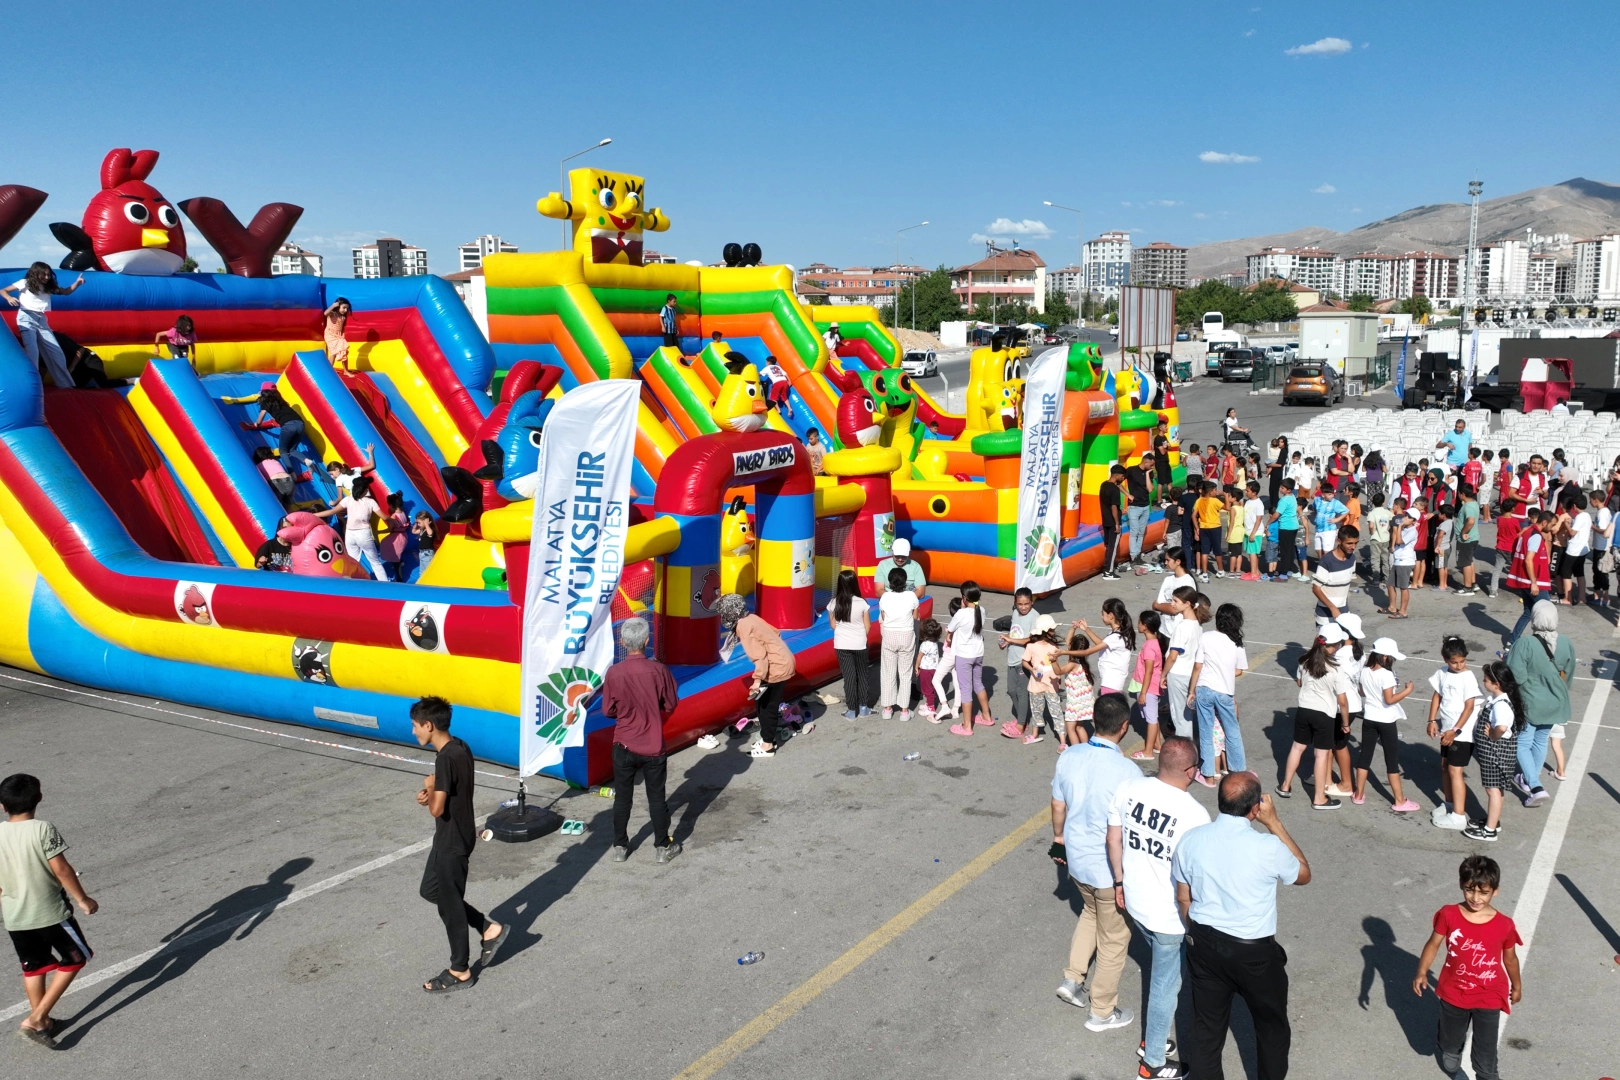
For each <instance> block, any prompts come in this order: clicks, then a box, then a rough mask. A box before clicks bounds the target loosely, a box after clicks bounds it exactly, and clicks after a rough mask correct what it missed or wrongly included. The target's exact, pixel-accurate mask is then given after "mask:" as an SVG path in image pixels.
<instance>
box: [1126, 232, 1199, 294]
mask: <svg viewBox="0 0 1620 1080" xmlns="http://www.w3.org/2000/svg"><path fill="white" fill-rule="evenodd" d="M1131 284H1133V285H1160V286H1166V287H1169V288H1172V289H1185V288H1186V287H1187V249H1186V248H1184V247H1177V246H1176V245H1175V244H1167V243H1165V242H1164V241H1163V240H1155V241H1154V242H1153V243H1151V244H1148V245H1147V246H1146V247H1139V248H1137V249H1135V250H1134V251H1132V252H1131Z"/></svg>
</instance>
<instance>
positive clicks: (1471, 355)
mask: <svg viewBox="0 0 1620 1080" xmlns="http://www.w3.org/2000/svg"><path fill="white" fill-rule="evenodd" d="M1484 190H1485V185H1484V184H1482V183H1480V182H1479V181H1478V180H1470V181H1468V199H1469V202H1470V203H1471V204H1472V205H1471V206H1470V208H1469V211H1468V253H1467V257H1466V259H1465V261H1464V265H1465V269H1464V271H1463V310H1462V319H1461V320H1459V322H1458V323H1457V329H1458V334H1457V347H1458V348H1459V349H1460V348H1461V347H1462V333H1461V331H1462V328H1463V327H1465V326H1468V325H1469V320H1470V319H1472V318H1473V316H1474V279H1475V278H1476V277H1477V276H1478V275H1479V252H1478V250H1477V249H1476V247H1475V244H1476V242H1477V241H1478V240H1479V193H1480V192H1481V191H1484ZM1468 345H1469V348H1468V359H1467V362H1466V363H1465V364H1464V368H1465V370H1464V371H1463V400H1464V401H1466V400H1468V398H1469V397H1471V396H1472V394H1473V385H1474V359H1475V357H1476V356H1478V354H1479V323H1478V321H1477V320H1475V322H1474V324H1473V333H1472V334H1470V335H1469V339H1468Z"/></svg>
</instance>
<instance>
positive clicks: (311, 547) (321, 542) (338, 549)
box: [276, 510, 371, 578]
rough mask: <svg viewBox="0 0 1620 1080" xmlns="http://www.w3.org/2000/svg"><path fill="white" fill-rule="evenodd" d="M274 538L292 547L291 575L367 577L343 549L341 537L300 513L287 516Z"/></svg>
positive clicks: (315, 518)
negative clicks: (285, 521)
mask: <svg viewBox="0 0 1620 1080" xmlns="http://www.w3.org/2000/svg"><path fill="white" fill-rule="evenodd" d="M286 520H287V524H285V525H283V526H282V527H281V529H280V530H279V531H278V532H277V533H276V539H277V540H280V541H281V542H282V543H283V544H289V545H291V547H292V572H293V573H295V574H304V575H307V576H308V577H356V578H359V577H370V576H371V575H370V574H368V573H366V571H365V569H364V568H363V567H361V565H360V563H359V561H358V560H357V559H355V558H353V557H352V556H351V555H350V554H349V552H348V550H347V549H346V548H345V547H344V546H343V537H341V536H339V535H338V533H337V530H336V529H334V528H332V526H330V525H328V524H327V523H326V522H325V521H323V520H322V519H321V518H318V517H316V516H315V515H314V514H311V513H307V512H305V511H303V510H298V511H294V512H293V513H291V514H288V515H287V519H286Z"/></svg>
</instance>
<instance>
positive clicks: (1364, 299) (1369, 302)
mask: <svg viewBox="0 0 1620 1080" xmlns="http://www.w3.org/2000/svg"><path fill="white" fill-rule="evenodd" d="M1375 303H1377V300H1376V299H1375V298H1374V297H1373V296H1372V295H1371V294H1370V293H1364V292H1358V293H1351V294H1350V310H1351V311H1371V310H1372V309H1373V304H1375Z"/></svg>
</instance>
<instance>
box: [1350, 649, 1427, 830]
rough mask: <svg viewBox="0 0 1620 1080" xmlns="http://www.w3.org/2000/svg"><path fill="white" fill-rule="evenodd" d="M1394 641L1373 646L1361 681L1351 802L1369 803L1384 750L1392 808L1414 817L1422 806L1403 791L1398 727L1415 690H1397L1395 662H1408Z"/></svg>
mask: <svg viewBox="0 0 1620 1080" xmlns="http://www.w3.org/2000/svg"><path fill="white" fill-rule="evenodd" d="M1405 659H1406V657H1404V656H1402V655H1401V651H1400V649H1398V648H1397V647H1396V645H1395V639H1394V638H1387V637H1382V638H1379V639H1378V640H1376V641H1374V642H1373V643H1372V647H1371V649H1370V650H1369V651H1368V653H1367V656H1366V660H1365V665H1364V666H1363V667H1362V669H1361V675H1360V676H1359V678H1358V679H1357V681H1358V682H1359V683H1360V686H1359V687H1358V689H1359V690H1360V691H1361V716H1362V719H1361V745H1360V746H1359V747H1358V748H1357V750H1356V753H1357V758H1356V789H1355V794H1354V795H1353V796H1351V801H1352V802H1354V803H1355V804H1356V805H1357V806H1360V805H1361V804H1362V803H1364V802H1366V801H1367V774H1368V773H1369V772H1371V771H1372V759H1373V752H1374V751H1375V750H1377V749H1378V747H1379V745H1382V746H1383V748H1384V775H1385V777H1386V778H1387V779H1388V780H1389V791H1390V797H1391V798H1393V799H1394V800H1395V805H1394V806H1393V807H1391V809H1393V810H1394V811H1395V812H1396V813H1399V814H1410V813H1411V812H1412V811H1414V810H1417V809H1418V804H1417V803H1415V802H1413V801H1412V800H1411V799H1408V798H1407V797H1406V794H1405V792H1404V791H1402V790H1401V759H1400V752H1401V742H1400V733H1399V729H1398V727H1397V726H1396V725H1397V724H1398V723H1399V722H1400V721H1402V720H1404V719H1406V710H1405V709H1403V708H1401V702H1402V701H1404V700H1405V699H1406V698H1407V697H1408V696H1409V695H1410V694H1411V693H1412V690H1413V686H1412V682H1411V680H1407V682H1406V684H1405V685H1404V686H1402V687H1400V689H1396V681H1397V680H1396V678H1395V662H1396V661H1397V660H1405Z"/></svg>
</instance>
